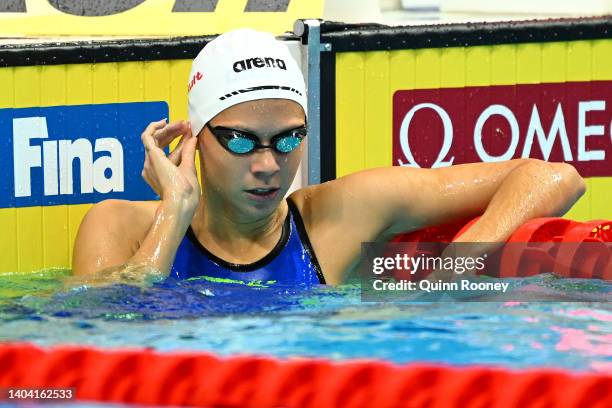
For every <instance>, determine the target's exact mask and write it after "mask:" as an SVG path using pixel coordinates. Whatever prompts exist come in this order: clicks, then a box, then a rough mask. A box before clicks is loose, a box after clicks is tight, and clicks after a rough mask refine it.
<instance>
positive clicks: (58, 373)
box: [0, 343, 612, 408]
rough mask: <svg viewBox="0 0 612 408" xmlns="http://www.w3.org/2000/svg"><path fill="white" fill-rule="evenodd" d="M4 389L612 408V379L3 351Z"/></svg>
mask: <svg viewBox="0 0 612 408" xmlns="http://www.w3.org/2000/svg"><path fill="white" fill-rule="evenodd" d="M0 368H1V369H0V387H56V388H60V387H61V388H64V387H66V388H68V387H74V388H75V389H76V398H77V400H80V401H98V402H115V403H137V404H148V405H157V406H204V407H226V408H230V407H253V408H255V407H258V408H263V407H288V408H291V407H306V408H310V407H311V408H325V407H343V408H357V407H376V408H396V407H415V408H416V407H429V408H437V407H439V408H442V407H462V408H463V407H465V408H480V407H493V408H510V407H517V408H524V407H534V408H535V407H561V408H565V407H568V408H569V407H589V408H609V407H612V375H606V374H593V373H584V374H575V373H568V372H565V371H561V370H552V369H535V370H525V371H509V370H504V369H499V368H487V367H470V368H457V367H448V366H441V365H429V364H410V365H404V366H399V365H394V364H390V363H386V362H380V361H350V362H339V363H335V362H330V361H326V360H315V359H293V360H288V361H283V360H278V359H273V358H268V357H248V356H242V357H229V358H220V357H216V356H213V355H210V354H203V353H157V352H153V351H151V350H146V349H143V350H101V349H94V348H87V347H68V346H66V347H56V348H52V349H43V348H40V347H37V346H33V345H31V344H16V343H5V344H0Z"/></svg>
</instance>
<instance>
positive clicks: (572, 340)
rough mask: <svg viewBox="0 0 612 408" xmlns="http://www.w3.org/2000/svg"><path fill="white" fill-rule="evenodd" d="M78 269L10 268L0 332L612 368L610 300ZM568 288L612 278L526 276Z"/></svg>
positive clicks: (280, 352) (65, 339)
mask: <svg viewBox="0 0 612 408" xmlns="http://www.w3.org/2000/svg"><path fill="white" fill-rule="evenodd" d="M68 275H69V271H66V270H53V271H46V272H41V273H36V274H27V275H19V274H13V275H6V276H0V340H3V341H8V340H17V341H31V342H34V343H37V344H40V345H55V344H62V343H71V344H75V343H76V344H89V345H95V346H105V347H126V346H129V347H134V346H136V347H151V348H155V349H158V350H162V351H169V350H177V349H180V350H203V351H211V352H215V353H218V354H223V355H229V354H235V353H258V354H268V355H275V356H279V357H290V356H319V357H327V358H332V359H347V358H379V359H386V360H390V361H394V362H398V363H403V362H409V361H436V362H445V363H449V364H454V365H464V364H494V365H503V366H507V367H515V368H522V367H530V366H555V367H565V368H570V369H574V370H592V371H608V372H612V307H610V304H609V303H607V302H603V301H601V302H588V303H587V302H581V303H579V302H571V303H570V302H564V303H560V302H547V303H545V302H527V303H526V302H506V303H493V302H489V303H485V302H483V303H476V302H473V303H386V304H376V303H362V302H361V292H360V287H359V285H345V286H342V287H340V288H328V287H318V288H314V289H307V288H295V287H278V286H276V287H265V285H260V286H246V285H238V284H228V283H218V282H210V281H207V280H204V279H194V280H190V281H174V280H168V281H165V282H161V283H157V284H154V285H152V286H150V287H135V286H127V285H115V286H109V287H101V288H87V287H83V286H81V287H77V288H72V289H68V290H66V289H64V286H63V279H64V278H66V277H67V276H68ZM521 281H522V282H521V283H522V284H524V285H525V286H527V287H529V288H530V290H535V291H542V292H545V293H547V294H551V296H553V297H554V296H557V299H566V298H567V299H572V300H581V298H583V299H592V298H593V296H594V295H597V296H598V297H599V298H600V299H602V300H607V297H606V296H608V297H609V292H610V289H611V288H612V285H611V284H609V283H605V282H601V281H597V280H580V281H578V280H563V279H557V278H556V277H554V276H552V275H540V276H537V277H532V278H526V279H521Z"/></svg>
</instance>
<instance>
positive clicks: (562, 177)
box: [549, 163, 586, 199]
mask: <svg viewBox="0 0 612 408" xmlns="http://www.w3.org/2000/svg"><path fill="white" fill-rule="evenodd" d="M549 164H550V165H551V166H553V169H554V172H555V173H556V175H557V176H556V177H558V178H559V184H560V186H561V187H562V189H563V190H564V192H565V193H566V194H567V195H568V196H569V197H570V198H574V199H578V198H579V197H580V196H582V195H583V194H584V193H585V191H586V183H585V181H584V178H582V176H581V175H580V173H578V171H577V170H576V168H575V167H574V166H572V165H571V164H568V163H549Z"/></svg>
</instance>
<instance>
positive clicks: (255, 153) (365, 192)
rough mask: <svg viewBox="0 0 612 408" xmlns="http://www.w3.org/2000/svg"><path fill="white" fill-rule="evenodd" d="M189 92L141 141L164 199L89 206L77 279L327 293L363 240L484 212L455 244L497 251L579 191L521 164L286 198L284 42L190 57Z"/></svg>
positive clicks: (579, 186) (361, 176)
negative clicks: (178, 117) (274, 285)
mask: <svg viewBox="0 0 612 408" xmlns="http://www.w3.org/2000/svg"><path fill="white" fill-rule="evenodd" d="M188 88H189V91H188V92H189V93H188V101H189V121H178V122H173V123H166V120H160V121H158V122H153V123H151V124H149V125H148V126H147V128H146V129H145V130H144V132H143V133H142V137H141V138H142V143H143V144H144V148H145V159H144V166H143V171H142V176H143V177H144V179H145V180H146V182H147V183H148V184H149V185H150V186H151V188H152V189H153V190H154V191H155V192H156V193H157V194H158V195H159V197H160V200H159V201H157V202H148V201H147V202H132V201H124V200H105V201H102V202H100V203H97V204H95V205H94V206H93V207H92V208H91V209H90V210H89V212H88V213H87V215H86V216H85V218H84V219H83V221H82V223H81V226H80V229H79V232H78V235H77V238H76V242H75V247H74V258H73V273H74V275H76V276H78V277H95V278H100V277H103V278H105V279H107V281H109V282H115V281H126V280H127V281H130V282H131V281H139V280H144V279H145V278H147V277H151V276H152V277H159V278H165V277H168V276H170V277H175V278H179V279H182V278H190V277H197V276H209V277H213V278H218V279H231V280H240V281H266V282H278V283H283V284H288V285H314V284H320V283H325V284H331V285H337V284H340V283H342V282H345V281H346V279H347V277H348V276H349V275H350V274H351V273H352V272H354V271H356V270H357V268H358V267H359V264H360V256H361V243H362V242H372V241H385V240H390V239H391V238H392V237H394V236H395V235H397V234H399V233H403V232H408V231H414V230H417V229H421V228H424V227H427V226H431V225H437V224H442V223H446V222H450V221H453V220H458V219H465V218H468V217H473V216H476V215H480V214H482V217H481V218H480V219H479V221H478V222H476V223H475V224H474V225H473V226H472V228H471V229H470V230H469V231H467V232H466V233H465V234H463V235H462V236H461V238H460V240H461V241H463V242H484V243H495V242H503V241H505V240H506V239H507V238H508V237H509V236H510V234H511V233H512V232H513V231H514V230H515V229H516V228H518V227H519V226H520V225H522V224H523V223H525V222H526V221H528V220H529V219H531V218H535V217H546V216H558V215H561V214H563V213H564V212H565V211H567V210H568V209H569V208H570V207H571V206H572V204H573V203H574V202H575V201H576V200H577V199H578V198H579V197H580V195H582V194H583V192H584V190H585V183H584V181H583V180H582V178H581V177H580V176H579V174H578V173H577V172H576V170H575V169H574V168H573V167H572V166H570V165H569V164H565V163H547V162H543V161H539V160H533V159H518V160H511V161H506V162H498V163H476V164H463V165H456V166H452V167H445V168H439V169H420V168H406V167H388V168H377V169H371V170H365V171H360V172H357V173H354V174H350V175H347V176H345V177H341V178H339V179H336V180H333V181H329V182H326V183H322V184H319V185H312V186H307V187H305V188H302V189H299V190H297V191H295V192H293V193H291V194H290V195H288V196H287V197H286V193H287V192H288V190H289V187H290V185H291V184H292V181H293V179H294V177H295V175H296V172H297V170H298V166H299V164H300V158H301V156H302V151H303V149H304V145H305V140H306V139H307V137H308V136H307V133H306V128H307V118H306V112H307V110H306V89H305V84H304V78H303V76H302V73H301V71H300V68H299V67H298V65H297V63H296V62H295V60H293V59H292V57H291V55H290V53H289V51H288V49H287V47H286V45H284V44H283V43H282V42H281V41H277V40H276V39H275V38H274V37H273V36H272V35H271V34H268V33H262V32H257V31H254V30H248V29H241V30H235V31H231V32H228V33H225V34H223V35H220V36H219V37H217V38H216V39H215V40H213V41H211V42H210V43H209V44H208V45H206V46H205V47H204V49H203V50H202V51H201V52H200V53H199V55H198V56H197V57H196V58H195V60H194V61H193V65H192V69H191V75H190V77H189V80H188ZM160 119H161V118H160ZM383 136H384V135H383ZM179 137H180V141H179V143H178V145H177V146H176V148H175V149H174V150H173V151H172V153H170V154H169V155H166V154H165V152H164V150H163V149H164V148H165V147H167V146H168V145H169V144H170V143H171V142H172V141H173V140H175V139H177V138H179ZM323 137H325V135H323ZM196 154H199V158H200V177H201V180H198V176H197V172H196V165H195V155H196Z"/></svg>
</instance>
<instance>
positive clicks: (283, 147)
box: [206, 123, 307, 155]
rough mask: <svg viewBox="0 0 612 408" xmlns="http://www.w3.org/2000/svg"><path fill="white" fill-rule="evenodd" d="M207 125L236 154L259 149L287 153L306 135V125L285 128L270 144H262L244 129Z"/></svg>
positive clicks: (248, 152)
mask: <svg viewBox="0 0 612 408" xmlns="http://www.w3.org/2000/svg"><path fill="white" fill-rule="evenodd" d="M206 127H207V128H208V130H210V132H211V133H212V134H213V135H214V136H215V137H216V138H217V140H218V141H219V143H220V144H221V146H223V147H224V148H225V150H227V151H228V152H230V153H232V154H236V155H247V154H251V153H253V152H254V151H255V150H257V149H268V148H269V149H274V150H275V151H276V152H277V153H280V154H287V153H291V152H292V151H294V150H295V149H297V148H298V146H299V145H300V143H302V139H304V138H305V137H306V134H307V131H306V126H300V127H298V128H295V129H290V130H285V131H284V132H282V133H279V134H278V135H276V136H274V137H272V139H271V140H270V144H269V145H267V146H266V145H262V144H261V141H260V140H259V138H258V137H257V136H255V135H254V134H252V133H249V132H245V131H244V130H238V129H231V128H226V127H223V126H215V127H212V126H211V125H210V124H209V123H206Z"/></svg>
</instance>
